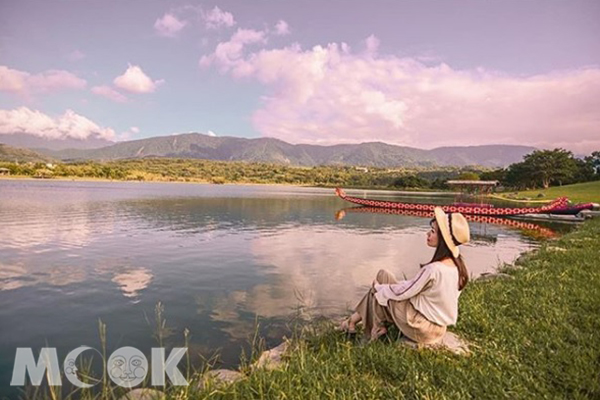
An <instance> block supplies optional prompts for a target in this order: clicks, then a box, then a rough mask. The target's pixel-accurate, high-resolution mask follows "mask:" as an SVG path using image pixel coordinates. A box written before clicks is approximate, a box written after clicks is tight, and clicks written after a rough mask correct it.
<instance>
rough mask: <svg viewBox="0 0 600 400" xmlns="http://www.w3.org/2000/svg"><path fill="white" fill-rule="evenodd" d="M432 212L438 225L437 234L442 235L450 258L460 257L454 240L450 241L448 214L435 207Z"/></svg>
mask: <svg viewBox="0 0 600 400" xmlns="http://www.w3.org/2000/svg"><path fill="white" fill-rule="evenodd" d="M433 212H434V213H435V222H437V225H438V232H439V233H440V234H441V235H442V239H443V240H444V242H445V243H446V246H448V249H449V250H450V252H451V253H452V256H453V257H454V258H457V257H458V256H459V255H460V249H459V248H458V246H457V245H455V244H454V240H452V234H451V233H450V225H449V222H448V214H446V213H445V212H444V210H442V209H441V207H436V208H435V209H434V210H433Z"/></svg>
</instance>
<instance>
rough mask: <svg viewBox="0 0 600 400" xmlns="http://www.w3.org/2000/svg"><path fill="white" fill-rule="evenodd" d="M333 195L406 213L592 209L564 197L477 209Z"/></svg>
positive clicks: (493, 213) (571, 211)
mask: <svg viewBox="0 0 600 400" xmlns="http://www.w3.org/2000/svg"><path fill="white" fill-rule="evenodd" d="M335 193H336V195H337V196H339V197H340V198H341V199H343V200H345V201H348V202H350V203H354V204H359V205H362V206H367V207H378V208H391V209H396V210H407V211H433V210H434V209H435V207H441V208H442V209H443V210H444V211H445V212H447V213H461V214H468V215H488V216H500V217H502V216H511V215H522V214H538V213H553V212H556V213H562V214H577V213H578V212H580V211H581V210H585V209H592V208H593V204H592V203H589V204H579V205H577V206H575V207H570V206H569V200H568V199H567V198H566V197H559V198H558V199H556V200H554V201H553V202H552V203H550V204H548V205H545V206H542V207H489V206H484V207H479V206H477V205H475V206H467V205H436V204H416V203H404V202H399V201H385V200H375V199H361V198H359V197H352V196H348V195H346V193H345V192H344V191H343V190H342V189H340V188H337V189H335Z"/></svg>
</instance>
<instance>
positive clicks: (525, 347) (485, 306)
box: [89, 219, 600, 399]
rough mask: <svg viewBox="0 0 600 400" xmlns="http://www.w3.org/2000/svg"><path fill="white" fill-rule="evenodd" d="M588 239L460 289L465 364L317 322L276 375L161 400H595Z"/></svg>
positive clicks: (598, 284) (596, 305)
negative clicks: (356, 337) (362, 340)
mask: <svg viewBox="0 0 600 400" xmlns="http://www.w3.org/2000/svg"><path fill="white" fill-rule="evenodd" d="M598 238H600V219H596V220H591V221H588V222H586V223H584V224H582V226H581V227H580V228H579V229H578V230H576V231H574V232H572V233H569V234H567V235H565V236H564V237H562V238H560V239H558V240H554V241H550V242H547V243H545V244H544V245H542V247H541V248H540V250H539V251H537V252H536V253H532V254H529V255H528V256H527V257H524V260H523V261H521V262H520V263H519V264H520V268H512V267H509V266H507V267H506V268H504V272H506V273H508V274H510V275H512V276H513V279H506V280H493V281H489V282H474V283H470V284H469V285H468V286H467V288H466V289H465V291H464V293H463V294H462V295H461V297H460V315H459V321H458V324H457V326H455V327H453V328H452V330H453V331H454V332H456V333H458V334H459V335H460V336H462V337H463V338H465V339H467V340H468V341H469V342H471V350H472V354H471V355H470V356H458V355H454V354H451V353H448V352H444V351H439V350H437V351H434V350H429V349H421V350H413V349H410V348H406V347H404V346H401V345H400V344H398V343H397V342H395V341H388V342H377V343H373V344H368V345H360V344H357V343H353V342H349V341H346V340H344V339H343V338H342V337H340V335H339V334H338V333H336V332H334V330H333V329H332V324H331V323H323V322H321V323H314V324H313V325H309V326H308V327H305V329H303V330H301V331H299V332H300V333H299V336H298V337H296V338H295V339H294V340H292V351H291V352H290V355H289V356H288V358H287V363H286V365H285V366H284V367H283V368H282V369H281V370H276V371H266V370H259V371H257V372H253V373H249V368H248V366H247V364H244V365H243V366H242V371H245V372H248V376H247V378H246V379H244V380H242V381H239V382H237V383H234V384H232V385H230V386H209V387H208V388H206V389H205V390H203V391H201V390H198V389H196V388H195V384H193V385H190V386H189V387H185V388H181V387H179V388H177V387H170V388H167V389H166V390H165V392H166V393H167V395H168V398H173V399H175V398H177V399H186V398H191V399H205V398H211V399H249V398H257V399H467V398H469V399H471V398H475V399H538V398H543V399H546V398H547V399H555V398H556V399H598V398H600V375H599V371H600V318H599V312H600V268H599V267H598V261H597V260H598V259H600V246H599V245H600V240H599V239H598ZM122 393H123V390H122V389H120V388H118V389H117V390H116V391H110V398H118V395H120V394H122ZM89 398H92V397H89ZM94 398H99V395H98V396H97V397H94Z"/></svg>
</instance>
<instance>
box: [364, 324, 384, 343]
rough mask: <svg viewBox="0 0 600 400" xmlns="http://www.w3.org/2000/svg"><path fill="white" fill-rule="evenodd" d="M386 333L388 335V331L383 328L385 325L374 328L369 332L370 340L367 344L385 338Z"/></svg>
mask: <svg viewBox="0 0 600 400" xmlns="http://www.w3.org/2000/svg"><path fill="white" fill-rule="evenodd" d="M387 333H388V330H387V328H386V327H385V325H381V326H375V327H373V329H372V330H371V338H370V339H369V342H374V341H376V340H379V339H381V338H382V337H384V336H386V335H387Z"/></svg>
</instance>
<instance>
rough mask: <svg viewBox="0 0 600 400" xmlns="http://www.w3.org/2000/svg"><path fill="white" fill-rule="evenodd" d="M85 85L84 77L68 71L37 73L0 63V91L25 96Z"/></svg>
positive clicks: (83, 86)
mask: <svg viewBox="0 0 600 400" xmlns="http://www.w3.org/2000/svg"><path fill="white" fill-rule="evenodd" d="M86 85H87V82H86V81H85V80H84V79H81V78H79V77H77V76H76V75H74V74H72V73H71V72H68V71H63V70H48V71H45V72H42V73H39V74H30V73H28V72H24V71H19V70H16V69H11V68H8V67H7V66H4V65H0V91H4V92H10V93H15V94H20V95H23V96H25V97H29V96H31V95H33V94H37V93H47V92H53V91H57V90H62V89H83V88H85V86H86Z"/></svg>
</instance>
